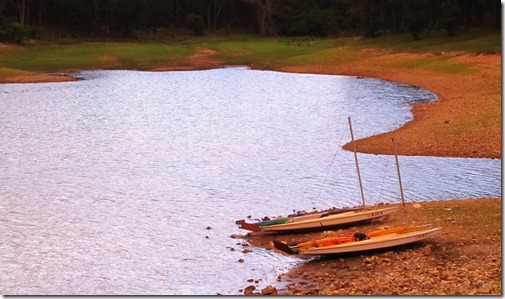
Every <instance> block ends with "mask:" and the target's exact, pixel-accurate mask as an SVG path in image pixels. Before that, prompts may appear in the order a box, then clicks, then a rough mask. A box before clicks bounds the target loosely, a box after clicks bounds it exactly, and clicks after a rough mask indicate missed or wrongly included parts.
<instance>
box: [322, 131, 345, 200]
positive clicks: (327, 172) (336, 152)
mask: <svg viewBox="0 0 505 299" xmlns="http://www.w3.org/2000/svg"><path fill="white" fill-rule="evenodd" d="M346 129H347V125H346ZM345 132H346V130H345V129H344V130H343V131H342V136H340V140H339V141H338V146H337V149H336V150H335V153H334V154H333V159H332V160H331V163H330V166H329V167H328V170H327V171H326V175H325V177H324V181H323V184H322V185H321V188H320V189H319V193H318V194H317V197H316V201H318V200H319V197H320V196H321V192H322V191H323V188H324V186H325V185H326V181H327V179H328V174H329V173H330V171H331V168H332V167H333V163H334V162H335V158H336V157H337V154H338V152H339V149H340V147H341V146H340V145H341V144H342V139H343V138H344V135H345ZM325 203H326V204H328V203H327V202H325ZM329 206H331V207H332V206H333V205H329Z"/></svg>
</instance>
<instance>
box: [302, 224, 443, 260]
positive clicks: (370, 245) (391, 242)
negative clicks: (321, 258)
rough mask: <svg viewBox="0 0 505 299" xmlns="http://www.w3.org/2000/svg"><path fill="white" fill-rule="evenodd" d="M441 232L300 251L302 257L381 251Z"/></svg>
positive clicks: (431, 230)
mask: <svg viewBox="0 0 505 299" xmlns="http://www.w3.org/2000/svg"><path fill="white" fill-rule="evenodd" d="M441 231H442V228H441V227H437V228H429V229H425V230H415V231H409V232H403V233H391V234H387V235H382V236H377V237H373V238H370V239H368V240H363V241H356V242H350V243H344V244H338V245H332V246H324V247H312V248H309V249H305V250H300V252H299V253H300V254H302V255H324V254H338V253H350V252H360V251H366V250H373V249H382V248H388V247H394V246H399V245H405V244H410V243H414V242H418V241H421V240H424V239H426V238H430V237H433V236H436V235H438V234H439V233H440V232H441Z"/></svg>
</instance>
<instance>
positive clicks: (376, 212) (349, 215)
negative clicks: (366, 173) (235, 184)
mask: <svg viewBox="0 0 505 299" xmlns="http://www.w3.org/2000/svg"><path fill="white" fill-rule="evenodd" d="M399 210H400V207H398V206H392V207H386V208H378V209H373V210H352V211H343V212H340V213H336V214H330V215H327V216H319V217H315V218H313V217H314V216H313V215H311V214H309V215H306V216H298V217H291V218H289V217H286V218H280V219H274V220H271V223H272V224H270V225H265V224H264V223H261V222H260V223H246V222H244V223H241V224H240V227H241V228H243V229H247V230H250V231H272V232H281V231H294V230H304V229H314V228H327V227H332V226H337V225H344V224H350V223H355V222H362V221H367V220H372V219H376V218H379V217H384V216H387V215H389V214H391V213H394V212H397V211H399ZM316 215H317V214H316ZM302 217H305V218H302ZM298 218H301V219H298ZM277 221H281V222H283V223H278V222H277Z"/></svg>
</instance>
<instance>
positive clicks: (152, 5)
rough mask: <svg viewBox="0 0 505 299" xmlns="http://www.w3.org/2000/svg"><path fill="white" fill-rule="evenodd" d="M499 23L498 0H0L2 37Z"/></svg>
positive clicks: (317, 32) (375, 32)
mask: <svg viewBox="0 0 505 299" xmlns="http://www.w3.org/2000/svg"><path fill="white" fill-rule="evenodd" d="M471 28H485V29H491V30H500V29H501V2H500V1H498V0H304V1H299V0H0V42H22V41H23V40H24V39H25V38H38V37H40V36H41V35H43V33H51V34H53V35H56V36H73V37H113V38H116V37H119V38H136V37H139V36H151V37H157V36H166V35H172V36H175V35H178V34H185V33H188V32H189V33H190V34H194V35H204V34H208V33H214V32H218V33H224V34H226V33H254V34H260V35H264V36H333V37H335V36H336V37H338V36H348V35H356V34H361V35H364V36H366V37H375V36H379V35H385V34H391V33H409V34H411V35H412V37H413V38H414V39H419V38H422V34H423V33H424V32H426V31H431V30H446V31H447V34H449V35H456V34H458V33H460V32H464V31H465V30H468V29H471Z"/></svg>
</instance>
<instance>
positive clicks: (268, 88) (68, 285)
mask: <svg viewBox="0 0 505 299" xmlns="http://www.w3.org/2000/svg"><path fill="white" fill-rule="evenodd" d="M79 76H81V77H82V78H83V79H85V80H82V81H77V82H70V83H54V84H53V83H47V84H3V85H1V89H0V106H1V107H2V108H1V109H0V135H1V143H0V211H1V217H0V222H1V223H0V232H1V241H0V262H1V268H2V271H1V273H0V293H1V294H5V295H8V294H12V295H14V294H16V295H26V294H32V295H39V294H40V295H43V294H53V295H54V294H62V295H73V294H88V295H91V294H109V295H115V294H120V295H128V294H135V295H150V294H167V295H170V294H178V295H185V294H208V295H214V294H239V290H240V289H241V288H244V287H245V286H247V285H249V284H251V283H249V282H247V280H248V279H250V278H252V279H254V280H259V281H260V282H259V283H257V284H256V285H257V286H258V287H260V288H261V287H264V286H266V285H268V284H272V283H275V278H276V277H277V276H278V275H279V274H280V273H283V272H285V271H286V270H287V269H289V268H290V267H292V266H293V265H294V264H295V263H297V262H299V260H298V259H295V258H291V257H286V256H284V255H281V254H278V253H276V252H274V251H267V250H264V249H258V248H250V249H252V252H250V253H247V254H244V253H242V250H243V248H244V247H243V246H241V245H240V244H241V243H242V242H243V241H242V240H240V239H232V238H230V235H232V234H244V233H245V231H242V230H240V229H238V228H237V227H236V225H235V220H237V219H244V218H245V217H246V216H247V215H252V216H253V218H259V217H262V216H264V215H270V216H275V215H285V214H287V213H291V212H292V211H293V210H311V209H313V208H317V209H325V208H329V207H333V206H336V207H341V206H354V205H358V204H360V202H361V199H360V197H359V196H360V195H359V194H360V193H359V185H358V181H357V177H356V170H355V164H354V160H353V154H352V153H350V152H345V151H342V150H341V149H340V147H341V146H342V145H343V144H344V143H346V142H348V141H349V140H350V134H349V132H348V131H349V129H348V125H347V117H348V116H351V118H352V120H353V129H354V135H355V137H356V138H363V137H365V136H369V135H373V134H377V133H380V132H384V131H388V130H392V129H395V128H397V127H399V126H400V125H402V124H404V123H405V122H407V121H409V120H411V118H412V115H411V113H410V106H409V103H412V102H427V101H432V100H435V99H436V98H435V96H434V95H433V94H431V93H429V92H427V91H424V90H422V89H419V88H415V87H412V86H407V85H403V84H397V83H392V82H386V81H380V80H376V79H357V78H354V77H343V76H325V75H302V74H287V73H278V72H269V71H253V70H249V69H247V68H225V69H217V70H209V71H188V72H166V73H151V72H136V71H91V72H82V73H80V74H79ZM399 146H401V145H399ZM334 157H335V160H333V158H334ZM399 160H400V167H401V172H402V178H403V186H404V192H405V197H406V199H407V202H415V201H429V200H440V199H454V198H472V197H487V196H500V195H501V189H500V185H501V180H500V178H501V161H500V160H490V159H450V158H437V157H404V156H401V157H399ZM332 161H333V162H332ZM359 161H360V170H361V174H362V179H363V186H364V194H365V198H366V200H367V203H368V204H375V203H379V202H391V203H396V202H399V191H398V181H397V177H396V168H395V164H394V157H392V156H376V155H364V154H359ZM239 259H243V260H244V261H243V262H242V263H241V262H239ZM253 284H254V283H253Z"/></svg>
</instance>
